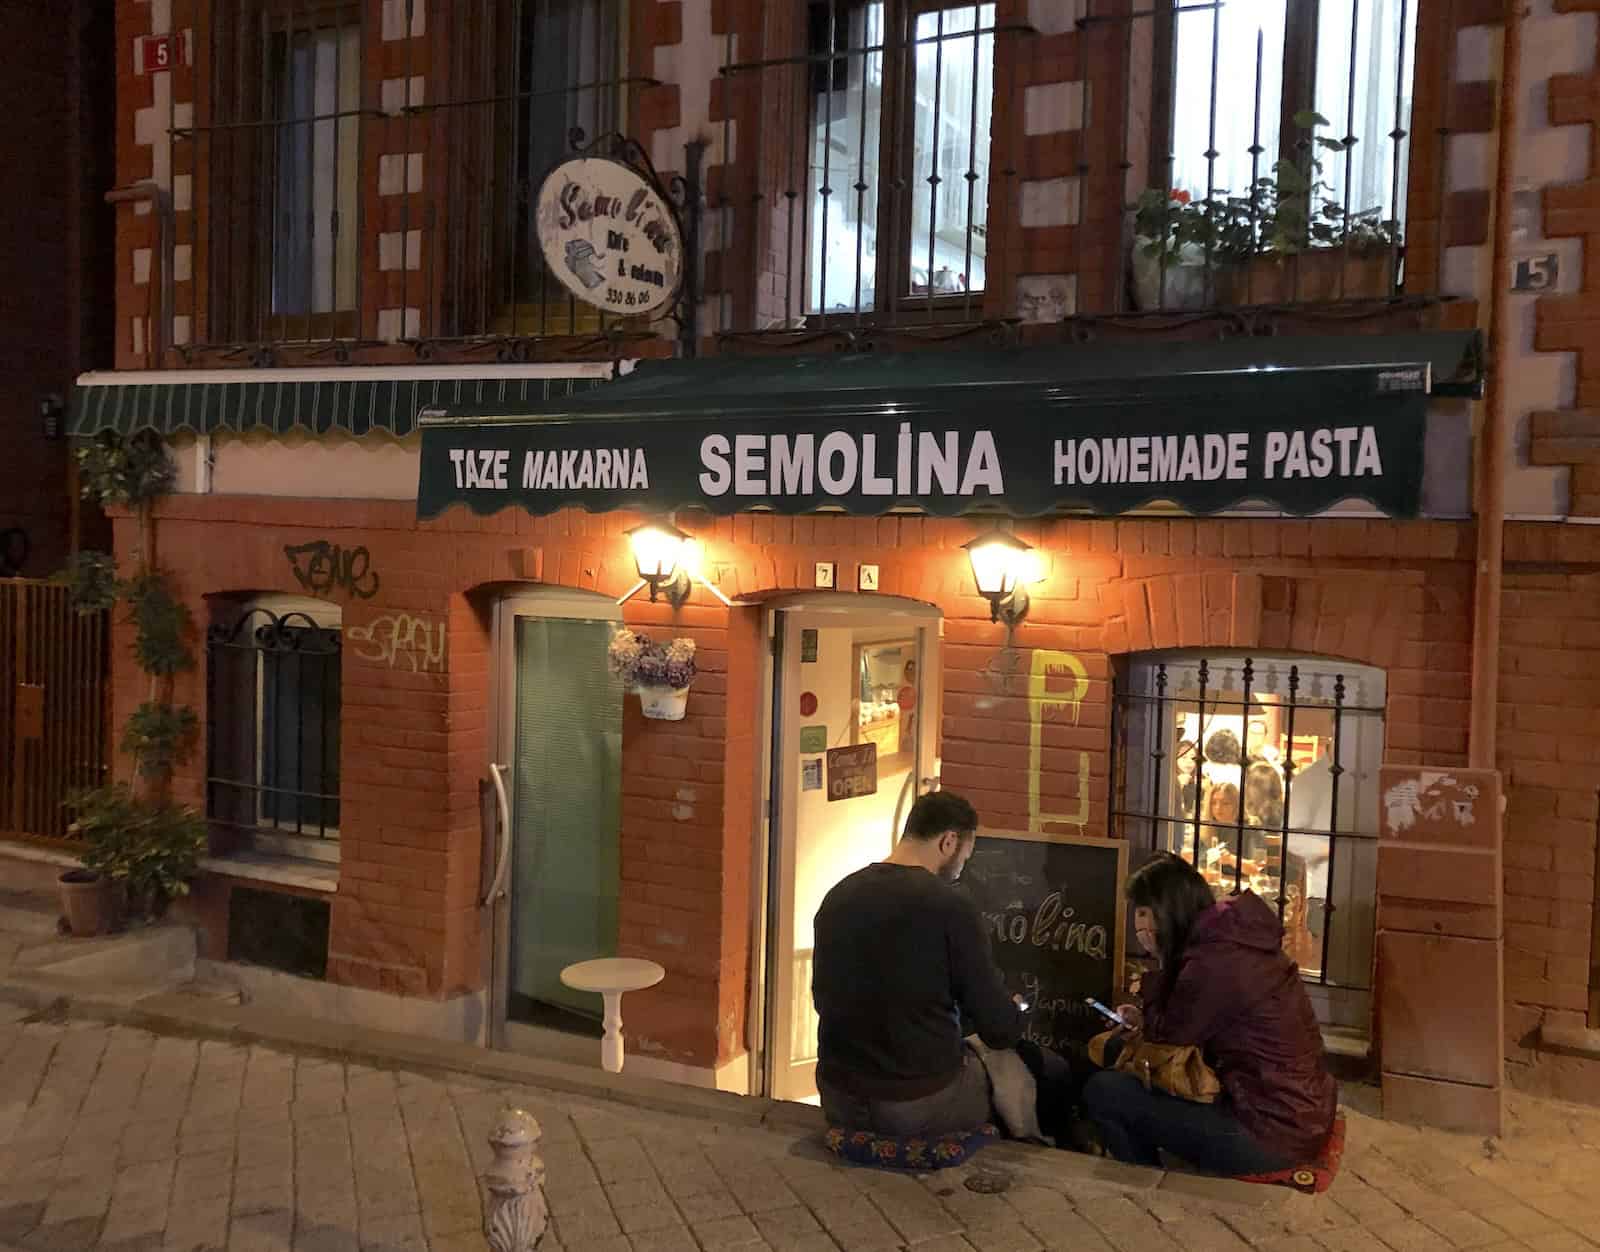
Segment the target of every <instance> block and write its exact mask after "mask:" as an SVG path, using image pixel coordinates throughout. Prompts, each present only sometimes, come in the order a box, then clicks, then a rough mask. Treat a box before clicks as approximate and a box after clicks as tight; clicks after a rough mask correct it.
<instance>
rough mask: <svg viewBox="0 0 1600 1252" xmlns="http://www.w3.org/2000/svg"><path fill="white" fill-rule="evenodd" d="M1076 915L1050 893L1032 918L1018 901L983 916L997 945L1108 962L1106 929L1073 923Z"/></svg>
mask: <svg viewBox="0 0 1600 1252" xmlns="http://www.w3.org/2000/svg"><path fill="white" fill-rule="evenodd" d="M1075 912H1076V910H1075V909H1071V908H1065V907H1063V906H1062V903H1061V893H1060V892H1059V891H1052V892H1051V893H1050V894H1049V895H1047V896H1046V897H1045V898H1044V899H1043V900H1041V901H1040V902H1039V907H1038V908H1037V909H1035V910H1034V912H1033V916H1032V917H1031V918H1030V917H1029V916H1028V914H1027V912H1026V910H1025V908H1024V906H1023V904H1022V902H1021V901H1020V900H1019V901H1017V902H1016V903H1014V904H1013V905H1012V906H1011V907H1010V908H1009V909H1006V910H1004V911H1002V912H998V913H985V914H984V915H983V924H984V926H985V928H986V929H988V930H990V931H991V932H993V934H994V940H995V942H996V943H1015V944H1024V943H1026V944H1032V945H1033V946H1034V947H1036V948H1046V947H1047V948H1049V949H1050V950H1051V951H1052V952H1081V953H1083V954H1084V955H1085V956H1097V957H1099V958H1100V959H1101V960H1108V959H1109V955H1110V954H1109V953H1108V952H1107V950H1106V928H1105V927H1104V926H1091V925H1089V924H1087V923H1085V922H1075V921H1073V920H1072V918H1073V915H1074V913H1075Z"/></svg>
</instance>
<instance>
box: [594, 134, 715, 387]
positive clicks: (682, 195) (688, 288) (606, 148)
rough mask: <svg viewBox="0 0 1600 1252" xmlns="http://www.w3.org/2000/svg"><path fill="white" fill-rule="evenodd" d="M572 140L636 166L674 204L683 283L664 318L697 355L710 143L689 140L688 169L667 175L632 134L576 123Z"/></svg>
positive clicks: (681, 347)
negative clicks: (589, 129)
mask: <svg viewBox="0 0 1600 1252" xmlns="http://www.w3.org/2000/svg"><path fill="white" fill-rule="evenodd" d="M567 139H568V141H569V142H570V143H571V145H572V155H574V156H589V157H609V158H610V159H611V160H614V161H620V162H622V163H623V164H624V165H627V166H629V167H630V168H632V169H634V170H635V171H637V172H638V173H639V175H640V176H641V177H643V178H644V179H646V180H647V181H648V182H649V183H650V185H651V186H652V187H653V188H654V189H655V190H656V191H657V192H658V193H659V194H660V196H661V198H662V199H663V200H664V201H666V203H667V204H668V205H669V206H671V208H672V212H673V217H674V218H675V219H676V221H677V226H678V234H679V237H680V238H681V239H682V240H683V279H682V281H681V282H680V283H679V285H678V294H677V298H676V299H675V300H674V301H673V303H672V307H671V309H670V310H669V311H668V312H666V313H664V314H662V317H665V318H670V319H671V320H672V321H673V323H675V324H676V325H677V327H678V355H679V356H683V357H692V356H695V355H697V354H698V339H699V334H700V322H699V319H700V216H701V204H700V198H701V166H702V164H703V162H704V160H705V151H706V144H705V141H704V140H700V139H693V140H690V141H689V142H688V143H686V144H684V145H683V168H684V172H683V173H681V174H677V173H674V174H671V175H669V176H668V177H667V178H666V179H663V178H662V177H661V174H660V173H659V172H658V171H657V169H656V166H655V162H654V161H652V160H651V159H650V154H649V153H648V152H646V151H645V148H644V145H643V144H641V143H640V142H639V141H638V140H637V139H634V138H632V137H631V136H628V135H623V134H620V133H618V132H615V131H613V132H611V133H609V134H604V135H597V136H596V137H595V138H594V139H588V137H587V135H586V134H585V132H584V130H583V128H582V127H580V126H575V127H573V128H572V129H571V130H570V131H568V132H567Z"/></svg>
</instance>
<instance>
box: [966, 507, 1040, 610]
mask: <svg viewBox="0 0 1600 1252" xmlns="http://www.w3.org/2000/svg"><path fill="white" fill-rule="evenodd" d="M963 546H964V547H965V548H966V550H967V559H968V560H969V561H971V562H972V577H973V580H974V581H975V582H976V583H977V584H978V594H979V595H980V596H982V597H983V598H984V599H986V600H987V601H988V602H989V620H990V621H991V622H999V621H1004V622H1005V624H1006V625H1007V626H1008V627H1009V626H1015V625H1016V624H1017V623H1018V622H1020V621H1021V620H1022V619H1023V618H1024V617H1026V616H1027V615H1028V584H1029V583H1030V582H1036V581H1038V563H1037V556H1038V554H1037V553H1035V552H1034V550H1033V547H1032V545H1030V544H1026V543H1023V542H1022V540H1020V539H1018V538H1017V537H1016V536H1015V535H1010V534H1007V533H1006V532H1005V531H1003V530H992V531H990V532H989V533H988V534H986V535H979V536H978V537H977V538H976V539H974V540H972V542H970V543H967V544H964V545H963Z"/></svg>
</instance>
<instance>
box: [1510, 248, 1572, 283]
mask: <svg viewBox="0 0 1600 1252" xmlns="http://www.w3.org/2000/svg"><path fill="white" fill-rule="evenodd" d="M1560 277H1561V266H1560V264H1559V263H1558V260H1557V257H1556V254H1555V253H1554V252H1547V253H1545V254H1544V255H1543V256H1523V257H1517V258H1516V260H1514V261H1513V262H1512V263H1511V290H1512V291H1553V290H1554V289H1555V285H1556V280H1557V279H1559V278H1560Z"/></svg>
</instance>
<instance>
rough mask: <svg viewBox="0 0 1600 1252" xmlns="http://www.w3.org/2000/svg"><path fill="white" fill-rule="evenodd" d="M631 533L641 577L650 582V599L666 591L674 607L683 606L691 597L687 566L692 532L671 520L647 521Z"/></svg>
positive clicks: (635, 560)
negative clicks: (686, 531)
mask: <svg viewBox="0 0 1600 1252" xmlns="http://www.w3.org/2000/svg"><path fill="white" fill-rule="evenodd" d="M627 533H628V546H629V547H631V548H632V549H633V563H634V565H635V566H636V567H637V568H638V571H639V578H640V579H641V580H642V581H644V582H647V583H649V584H650V599H651V600H652V601H654V600H655V598H656V596H657V594H658V593H661V592H664V593H665V594H666V597H667V602H668V603H669V604H671V605H672V607H673V608H675V609H676V608H679V607H681V606H682V605H683V602H684V601H685V600H687V599H688V598H689V572H688V570H686V569H685V568H684V564H685V557H686V555H687V551H688V546H689V536H688V535H686V534H684V532H683V531H681V530H679V529H678V528H677V527H676V526H674V525H672V524H671V523H670V522H646V523H645V524H644V525H643V526H635V527H634V528H633V529H632V530H630V531H628V532H627Z"/></svg>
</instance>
